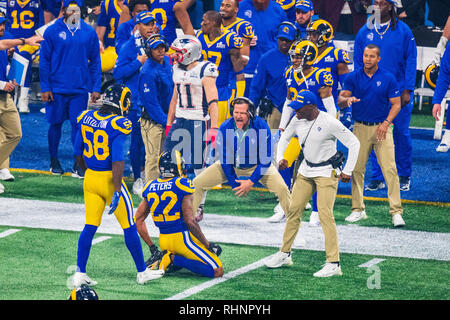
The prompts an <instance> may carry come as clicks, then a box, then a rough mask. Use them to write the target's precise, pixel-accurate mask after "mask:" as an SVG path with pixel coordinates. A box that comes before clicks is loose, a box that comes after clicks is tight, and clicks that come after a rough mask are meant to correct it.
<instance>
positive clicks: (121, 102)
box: [102, 83, 131, 116]
mask: <svg viewBox="0 0 450 320" xmlns="http://www.w3.org/2000/svg"><path fill="white" fill-rule="evenodd" d="M102 103H103V105H106V106H111V107H113V108H114V109H115V111H116V113H117V114H119V115H122V116H123V115H125V114H126V113H127V112H128V110H129V109H130V106H131V91H130V89H129V88H128V87H126V86H124V85H122V84H117V83H115V84H113V85H111V86H109V87H108V88H106V90H105V93H104V94H103V101H102Z"/></svg>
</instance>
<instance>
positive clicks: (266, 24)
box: [237, 0, 288, 97]
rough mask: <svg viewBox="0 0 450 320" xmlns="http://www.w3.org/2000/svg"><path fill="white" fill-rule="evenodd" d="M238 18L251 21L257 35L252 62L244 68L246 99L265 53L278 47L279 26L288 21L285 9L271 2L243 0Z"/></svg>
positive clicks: (251, 48)
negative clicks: (257, 67) (259, 62)
mask: <svg viewBox="0 0 450 320" xmlns="http://www.w3.org/2000/svg"><path fill="white" fill-rule="evenodd" d="M237 16H238V18H242V19H244V20H247V21H249V22H250V23H251V24H252V26H253V30H254V33H255V34H254V37H253V39H252V41H251V43H250V60H249V61H248V64H247V65H246V67H245V68H244V76H245V81H246V84H245V93H244V97H248V93H249V90H250V83H251V80H252V78H253V76H254V74H255V69H256V65H257V64H258V61H259V59H260V58H261V56H262V55H263V54H264V53H266V52H267V51H269V50H271V49H274V48H276V47H277V39H276V32H277V26H279V25H280V23H282V22H283V21H287V20H288V19H287V17H286V13H285V12H284V10H283V8H281V6H280V5H279V4H278V3H276V2H275V1H271V0H242V1H241V2H240V3H239V12H238V13H237Z"/></svg>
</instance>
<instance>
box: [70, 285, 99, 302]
mask: <svg viewBox="0 0 450 320" xmlns="http://www.w3.org/2000/svg"><path fill="white" fill-rule="evenodd" d="M67 300H98V295H97V292H95V290H94V289H92V288H90V287H89V286H88V285H86V284H83V285H81V287H79V288H74V289H73V290H72V292H71V293H70V295H69V298H68V299H67Z"/></svg>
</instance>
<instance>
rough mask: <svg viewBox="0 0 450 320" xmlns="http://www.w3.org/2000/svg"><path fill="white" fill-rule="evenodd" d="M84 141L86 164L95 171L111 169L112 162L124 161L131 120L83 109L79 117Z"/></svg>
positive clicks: (78, 120)
mask: <svg viewBox="0 0 450 320" xmlns="http://www.w3.org/2000/svg"><path fill="white" fill-rule="evenodd" d="M77 122H78V126H79V127H80V130H81V135H82V138H83V143H84V151H83V157H84V160H85V163H86V166H87V167H88V168H89V169H91V170H95V171H110V170H112V163H113V162H115V161H123V159H124V149H123V146H124V142H125V140H126V137H127V135H128V134H130V133H131V126H132V124H131V121H130V120H128V119H127V118H125V117H122V116H119V115H116V114H102V113H100V111H98V110H86V111H83V112H82V113H81V114H80V115H79V116H78V119H77Z"/></svg>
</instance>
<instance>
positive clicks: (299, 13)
mask: <svg viewBox="0 0 450 320" xmlns="http://www.w3.org/2000/svg"><path fill="white" fill-rule="evenodd" d="M313 16H314V4H313V3H312V1H311V0H299V1H297V2H296V3H295V25H296V27H297V28H298V29H299V31H300V34H299V39H306V38H308V32H307V29H308V27H309V26H310V25H311V21H312V19H313Z"/></svg>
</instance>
